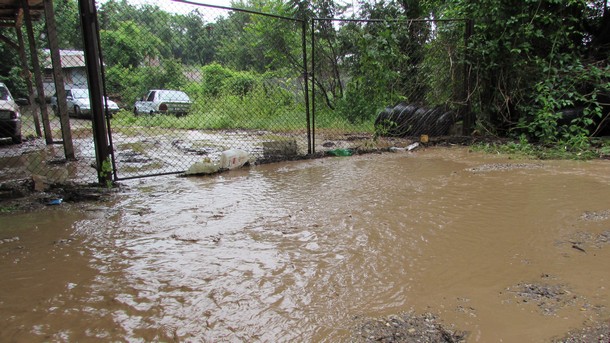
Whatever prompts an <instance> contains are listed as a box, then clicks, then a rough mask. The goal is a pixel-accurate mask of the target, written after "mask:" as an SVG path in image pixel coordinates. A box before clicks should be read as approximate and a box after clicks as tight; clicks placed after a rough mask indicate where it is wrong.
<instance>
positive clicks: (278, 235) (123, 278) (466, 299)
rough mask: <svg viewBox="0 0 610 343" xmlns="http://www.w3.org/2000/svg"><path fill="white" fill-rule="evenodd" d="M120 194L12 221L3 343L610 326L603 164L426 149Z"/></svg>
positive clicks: (138, 184) (481, 338)
mask: <svg viewBox="0 0 610 343" xmlns="http://www.w3.org/2000/svg"><path fill="white" fill-rule="evenodd" d="M126 185H127V186H128V189H127V191H125V192H123V193H122V194H120V195H118V197H117V198H116V200H115V201H113V202H112V203H102V204H99V203H97V204H65V203H64V204H62V205H60V206H56V207H49V208H48V209H46V210H44V211H39V212H35V213H29V214H19V215H15V214H13V215H1V216H0V221H1V222H2V224H1V225H0V239H2V244H0V274H1V275H2V282H1V283H0V317H2V318H4V320H3V321H2V322H1V323H0V341H3V342H8V341H14V342H33V341H96V340H97V341H132V342H149V341H186V342H201V341H206V342H219V341H223V342H224V341H226V342H239V341H247V342H253V341H261V342H289V341H302V342H310V341H311V342H337V341H349V340H352V339H363V340H364V339H366V332H364V333H362V335H363V336H360V334H361V332H358V329H357V326H358V323H359V322H361V321H362V320H366V318H378V317H386V316H390V315H394V314H399V313H403V312H406V311H413V312H414V313H426V312H430V313H433V314H436V315H437V316H438V317H439V318H440V319H441V320H442V322H443V323H445V324H447V325H448V326H450V325H453V326H454V328H455V329H459V330H463V331H467V332H468V336H467V340H466V341H468V342H550V341H551V340H552V339H553V338H559V337H562V336H563V335H564V334H566V333H567V332H568V331H569V330H571V329H574V328H579V327H583V326H585V325H588V324H591V323H595V322H602V321H607V320H608V319H609V318H610V308H609V306H610V304H609V303H608V302H609V301H610V289H609V287H610V286H609V285H610V268H608V261H610V164H609V162H608V161H591V162H574V161H517V160H510V159H507V158H506V157H501V156H490V155H483V154H478V153H470V152H468V151H467V150H466V149H464V148H449V149H447V148H428V149H424V150H419V151H416V152H415V153H404V152H402V153H395V154H392V153H385V154H374V155H373V154H371V155H362V156H353V157H347V158H340V157H339V158H325V159H318V160H309V161H300V162H290V163H279V164H271V165H262V166H254V167H251V168H247V169H241V170H237V171H232V172H228V173H224V174H221V175H217V176H212V177H200V178H182V177H175V176H168V177H162V178H161V177H160V178H151V179H145V180H135V181H131V182H130V183H127V184H126ZM388 325H389V324H388ZM354 337H355V338H354Z"/></svg>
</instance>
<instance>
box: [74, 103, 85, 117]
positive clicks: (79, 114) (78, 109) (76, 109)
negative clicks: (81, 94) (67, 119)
mask: <svg viewBox="0 0 610 343" xmlns="http://www.w3.org/2000/svg"><path fill="white" fill-rule="evenodd" d="M82 115H83V114H82V113H81V112H80V107H78V106H74V116H75V117H76V118H80V117H81V116H82Z"/></svg>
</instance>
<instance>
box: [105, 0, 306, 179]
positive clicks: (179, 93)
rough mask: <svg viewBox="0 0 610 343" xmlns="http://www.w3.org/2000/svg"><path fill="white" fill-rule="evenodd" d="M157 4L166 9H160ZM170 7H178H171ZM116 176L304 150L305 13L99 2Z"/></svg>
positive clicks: (286, 155) (271, 157)
mask: <svg viewBox="0 0 610 343" xmlns="http://www.w3.org/2000/svg"><path fill="white" fill-rule="evenodd" d="M157 5H158V6H160V7H157ZM164 6H171V11H165V10H163V9H162V8H163V7H164ZM98 18H99V24H100V39H101V51H102V57H103V61H104V69H105V81H106V92H107V94H108V96H109V98H110V99H113V100H114V101H116V103H117V104H118V107H119V108H120V110H118V111H115V112H114V113H113V117H112V120H111V121H110V129H111V139H112V143H113V148H114V149H113V150H114V162H115V171H116V177H117V178H118V179H125V178H133V177H141V176H147V175H158V174H167V173H177V172H182V171H185V170H187V169H188V168H189V166H191V165H193V164H194V163H197V162H200V161H204V160H209V161H210V162H212V163H218V162H219V159H220V155H221V153H222V152H223V151H227V150H230V149H240V150H243V151H245V152H247V153H248V154H249V156H250V159H251V160H252V161H253V160H259V161H260V160H279V159H286V158H290V157H294V156H299V155H305V154H308V153H309V152H310V151H311V148H310V146H309V141H308V132H307V131H308V129H307V128H308V115H307V100H306V98H307V96H306V94H307V93H306V92H307V88H306V86H305V78H304V75H306V72H305V60H304V55H303V52H304V50H303V49H302V46H303V41H304V37H305V29H306V26H305V25H304V23H303V21H300V20H297V19H293V18H289V17H284V16H278V15H269V14H263V13H257V12H253V11H247V10H239V9H229V8H224V7H215V6H209V5H201V4H193V3H188V2H169V1H168V2H167V3H164V2H155V5H150V4H146V5H140V6H133V5H130V4H128V3H123V2H121V3H118V2H108V3H104V4H101V6H100V8H99V10H98Z"/></svg>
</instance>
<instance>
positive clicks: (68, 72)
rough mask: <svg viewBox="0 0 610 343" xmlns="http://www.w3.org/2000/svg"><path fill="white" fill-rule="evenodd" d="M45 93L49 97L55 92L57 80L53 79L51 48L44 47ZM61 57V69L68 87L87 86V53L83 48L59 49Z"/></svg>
mask: <svg viewBox="0 0 610 343" xmlns="http://www.w3.org/2000/svg"><path fill="white" fill-rule="evenodd" d="M43 53H44V60H43V62H42V66H43V68H44V80H43V84H44V93H45V97H46V98H47V99H49V98H51V97H52V96H53V95H54V94H55V82H54V81H53V67H52V63H51V54H50V52H49V49H44V50H43ZM59 55H60V58H61V70H62V73H63V77H64V84H65V86H66V88H74V87H79V88H87V68H86V65H85V53H84V52H83V51H81V50H59Z"/></svg>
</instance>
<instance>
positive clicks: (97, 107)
mask: <svg viewBox="0 0 610 343" xmlns="http://www.w3.org/2000/svg"><path fill="white" fill-rule="evenodd" d="M78 4H79V11H80V17H81V24H82V28H83V41H84V42H83V43H84V47H85V62H86V65H87V79H88V84H89V97H90V101H91V116H92V121H93V141H94V143H95V158H96V166H97V174H98V181H99V183H100V184H105V183H107V182H110V181H111V180H112V170H111V169H112V168H111V164H110V147H109V145H108V133H107V129H106V120H105V118H104V111H103V106H104V102H103V97H102V69H101V59H100V50H99V47H100V45H99V36H98V27H97V12H96V9H95V0H79V1H78Z"/></svg>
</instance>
